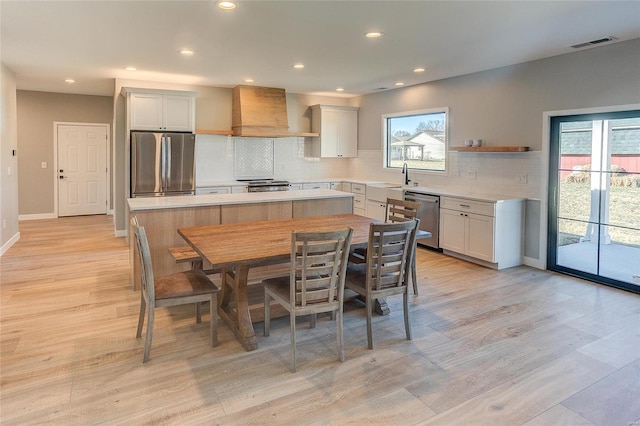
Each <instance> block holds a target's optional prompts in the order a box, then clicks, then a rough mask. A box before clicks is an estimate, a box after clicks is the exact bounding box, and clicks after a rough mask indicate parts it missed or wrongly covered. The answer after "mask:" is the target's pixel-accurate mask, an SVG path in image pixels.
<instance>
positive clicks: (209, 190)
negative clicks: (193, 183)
mask: <svg viewBox="0 0 640 426" xmlns="http://www.w3.org/2000/svg"><path fill="white" fill-rule="evenodd" d="M229 192H230V188H229V187H226V186H216V187H214V186H210V187H203V188H196V195H204V194H228V193H229Z"/></svg>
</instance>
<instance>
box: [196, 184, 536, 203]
mask: <svg viewBox="0 0 640 426" xmlns="http://www.w3.org/2000/svg"><path fill="white" fill-rule="evenodd" d="M289 182H290V183H313V182H351V183H358V184H361V185H369V186H383V187H387V188H398V189H402V190H404V191H414V192H419V193H422V194H430V195H439V196H441V197H447V196H448V197H459V198H465V199H468V200H477V201H489V202H506V201H522V200H524V198H521V197H509V196H506V197H505V196H504V195H497V194H489V193H473V194H471V193H465V192H460V191H451V190H447V189H437V188H430V187H427V186H410V185H402V184H399V183H389V182H381V181H373V180H366V179H357V178H317V179H293V180H290V181H289ZM235 185H243V182H238V181H218V182H215V183H212V184H209V185H197V186H198V187H205V186H235ZM290 192H293V191H290ZM271 194H273V193H271Z"/></svg>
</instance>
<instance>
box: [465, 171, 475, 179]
mask: <svg viewBox="0 0 640 426" xmlns="http://www.w3.org/2000/svg"><path fill="white" fill-rule="evenodd" d="M476 176H477V173H476V171H475V170H467V179H475V178H476Z"/></svg>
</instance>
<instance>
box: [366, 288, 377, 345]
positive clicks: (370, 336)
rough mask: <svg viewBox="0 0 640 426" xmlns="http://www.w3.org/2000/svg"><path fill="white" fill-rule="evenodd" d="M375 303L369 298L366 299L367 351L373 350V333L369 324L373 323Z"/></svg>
mask: <svg viewBox="0 0 640 426" xmlns="http://www.w3.org/2000/svg"><path fill="white" fill-rule="evenodd" d="M374 304H375V301H374V300H373V299H372V298H371V297H367V344H368V345H369V349H373V332H372V331H371V323H372V322H373V318H372V317H371V316H372V313H373V307H374Z"/></svg>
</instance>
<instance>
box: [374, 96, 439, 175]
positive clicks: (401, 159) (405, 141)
mask: <svg viewBox="0 0 640 426" xmlns="http://www.w3.org/2000/svg"><path fill="white" fill-rule="evenodd" d="M447 113H448V108H439V109H433V110H422V111H411V112H402V113H397V114H385V115H383V116H382V128H383V135H384V136H383V138H384V149H385V167H387V168H401V167H402V165H403V164H404V163H407V166H408V167H409V168H410V169H415V170H425V171H432V172H444V171H445V170H446V160H447Z"/></svg>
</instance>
